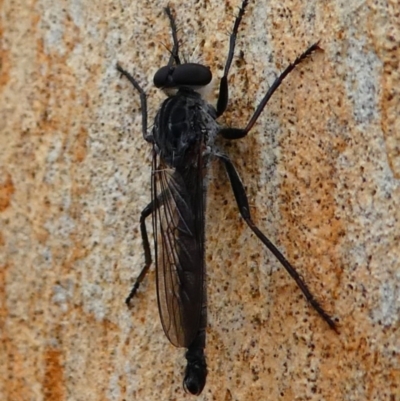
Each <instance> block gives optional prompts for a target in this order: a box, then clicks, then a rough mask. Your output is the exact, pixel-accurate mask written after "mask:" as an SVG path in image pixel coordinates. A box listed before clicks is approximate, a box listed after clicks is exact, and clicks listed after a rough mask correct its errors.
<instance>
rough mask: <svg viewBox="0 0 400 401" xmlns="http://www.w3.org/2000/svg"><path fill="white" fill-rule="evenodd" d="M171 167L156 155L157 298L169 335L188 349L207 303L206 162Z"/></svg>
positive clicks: (198, 158)
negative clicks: (204, 177) (204, 179)
mask: <svg viewBox="0 0 400 401" xmlns="http://www.w3.org/2000/svg"><path fill="white" fill-rule="evenodd" d="M195 153H197V154H196V156H194V157H195V159H196V160H194V162H193V163H188V165H186V166H185V167H181V168H170V167H168V166H167V165H166V164H165V163H164V162H163V161H162V160H161V159H160V157H159V156H158V155H157V154H156V152H154V156H153V172H152V197H153V199H156V202H158V205H157V207H156V208H155V209H156V210H155V212H154V213H153V229H154V238H155V253H156V276H157V298H158V308H159V312H160V317H161V322H162V326H163V329H164V332H165V334H166V336H167V337H168V339H169V340H170V341H171V343H172V344H174V345H175V346H179V347H185V348H187V347H188V346H189V345H190V344H191V342H192V341H193V339H194V337H195V336H196V334H197V332H198V330H199V328H200V320H201V313H202V307H203V304H204V303H205V301H206V289H205V284H204V282H205V280H204V275H205V268H204V265H205V264H204V224H205V222H204V212H205V207H204V200H205V188H204V187H203V171H204V167H203V159H202V155H201V152H195Z"/></svg>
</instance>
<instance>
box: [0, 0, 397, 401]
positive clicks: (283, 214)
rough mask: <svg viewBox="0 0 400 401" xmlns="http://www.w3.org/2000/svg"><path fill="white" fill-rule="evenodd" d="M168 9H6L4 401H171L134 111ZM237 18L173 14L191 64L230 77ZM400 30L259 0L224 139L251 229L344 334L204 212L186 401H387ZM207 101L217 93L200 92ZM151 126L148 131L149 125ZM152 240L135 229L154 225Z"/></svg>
mask: <svg viewBox="0 0 400 401" xmlns="http://www.w3.org/2000/svg"><path fill="white" fill-rule="evenodd" d="M165 5H166V2H161V1H151V2H150V1H140V2H139V1H137V2H135V1H127V0H120V1H79V0H69V1H68V0H60V1H56V2H54V1H49V0H36V1H31V0H25V1H21V0H16V1H10V0H8V1H7V0H5V1H2V2H0V7H1V22H0V35H1V44H0V45H1V49H0V69H1V75H0V93H1V95H0V113H1V114H0V337H1V348H0V349H1V351H0V360H1V363H0V377H1V378H2V379H1V380H0V399H1V400H12V401H19V400H21V401H25V400H52V401H54V400H74V401H77V400H84V401H91V400H146V401H148V400H182V399H188V398H189V396H187V395H185V393H184V391H183V389H182V386H181V383H182V371H183V369H184V358H183V353H184V351H183V350H180V349H176V348H174V347H173V346H172V345H171V344H169V342H168V340H167V339H166V337H165V336H164V333H163V331H162V328H161V324H160V322H159V318H158V311H157V302H156V293H155V285H154V276H155V275H154V272H153V271H151V272H150V274H149V277H148V278H147V280H146V281H145V282H144V284H143V286H142V287H141V289H140V292H139V295H138V297H137V299H136V300H135V301H134V307H133V309H132V310H128V309H127V308H126V306H125V305H124V298H125V296H126V295H127V293H128V291H129V289H130V286H131V283H132V282H133V279H134V278H135V277H136V276H137V274H138V273H139V271H140V269H141V267H142V266H143V260H144V258H143V253H142V248H141V238H140V233H139V224H138V222H139V215H140V211H141V209H143V208H144V206H145V205H146V204H147V202H148V201H149V197H150V160H151V153H150V146H149V145H148V144H147V143H146V142H145V141H144V140H143V138H142V136H141V128H140V124H141V117H140V102H139V97H138V95H137V94H136V93H135V92H134V91H133V90H132V88H131V86H130V85H129V83H128V82H127V81H126V80H124V79H122V78H121V77H120V74H118V73H117V72H116V69H115V65H116V62H117V61H119V62H120V63H121V64H122V65H123V66H124V67H125V68H127V69H128V70H129V71H132V72H134V75H135V77H137V79H138V80H139V81H140V82H141V84H142V85H143V86H144V87H145V88H146V91H147V92H148V94H149V107H150V119H151V118H152V116H154V113H155V111H156V109H157V107H158V105H159V103H160V101H161V100H162V99H163V95H162V94H161V93H158V92H157V91H156V90H155V89H153V88H152V84H151V82H152V76H153V74H154V72H155V71H156V70H157V68H158V67H159V66H161V65H163V64H165V63H166V61H167V60H168V57H169V54H168V51H167V50H166V48H165V47H170V46H171V41H170V32H169V27H168V21H167V19H166V18H165V15H164V14H163V9H162V7H163V6H165ZM239 5H240V2H239V1H238V0H236V1H233V0H231V1H228V0H226V1H217V0H211V1H210V0H209V1H206V0H201V1H195V0H189V1H185V2H182V4H179V2H177V1H175V2H171V6H172V7H173V8H174V9H175V11H176V13H177V22H178V25H179V28H180V32H179V34H180V37H181V38H182V40H183V46H182V50H183V52H184V54H185V55H186V57H187V59H189V60H197V61H199V60H200V61H201V62H203V63H205V64H207V65H210V67H211V68H212V71H213V72H214V77H215V81H216V82H218V77H220V76H221V74H222V68H223V65H224V62H225V58H226V54H227V49H228V33H229V31H230V30H231V29H232V24H233V20H234V16H235V14H236V13H237V7H238V6H239ZM399 27H400V17H399V10H398V2H397V1H395V0H391V1H390V0H388V1H378V0H363V1H361V0H356V1H347V2H346V1H342V0H335V1H330V2H322V1H316V0H310V1H307V2H305V1H300V0H279V1H278V0H268V1H267V0H260V1H251V2H250V4H249V6H248V9H247V12H246V15H245V18H244V21H243V24H242V26H241V29H240V32H239V38H238V44H237V50H236V57H235V59H234V62H233V66H232V70H231V72H232V73H231V74H230V79H229V82H230V85H231V87H230V88H231V90H230V95H231V102H230V108H229V110H228V112H227V113H226V114H225V115H224V118H223V119H222V121H225V123H226V124H229V125H234V126H239V127H240V126H244V125H245V124H246V122H247V121H248V118H249V117H250V116H251V113H252V111H253V110H254V107H255V106H256V105H257V102H258V101H259V100H260V99H261V98H262V96H263V94H264V93H265V92H266V90H267V89H268V87H269V85H270V84H271V83H272V82H273V80H274V78H275V77H276V75H277V74H278V73H279V72H280V71H282V70H283V69H284V68H285V67H286V65H288V63H289V62H291V61H293V60H294V59H295V58H296V56H298V55H299V54H300V53H301V52H302V51H303V50H305V49H306V48H307V47H308V46H309V45H310V44H312V43H314V42H316V41H318V40H320V41H321V42H320V46H321V47H322V48H323V49H324V52H318V53H315V55H313V56H312V57H310V58H309V59H308V60H307V61H305V62H304V63H303V64H302V65H301V66H299V67H298V68H296V70H295V71H294V72H293V73H292V74H291V75H290V76H289V77H288V78H287V79H286V80H285V82H284V84H283V85H282V86H281V88H280V89H279V91H278V92H277V93H276V94H275V95H274V97H273V98H272V99H271V101H270V103H269V104H268V107H267V108H266V109H265V111H264V112H263V114H262V116H261V117H260V119H259V121H258V123H257V124H256V126H255V127H254V129H253V130H252V132H251V134H250V135H249V136H248V137H247V138H245V139H242V140H240V141H236V142H234V143H227V144H226V149H227V151H228V153H229V154H230V155H231V156H232V158H233V159H234V160H235V163H236V165H237V167H238V170H239V171H240V174H241V176H242V179H243V181H244V183H245V184H246V187H247V190H248V195H249V200H250V204H251V211H252V213H253V217H254V220H255V221H256V222H257V224H258V225H259V227H260V228H261V229H262V230H263V231H264V232H265V233H266V235H268V236H269V238H270V239H271V240H273V242H275V243H276V244H277V245H278V247H279V248H280V249H281V250H282V252H283V253H284V254H285V255H286V256H287V258H288V259H289V260H290V261H291V262H292V263H293V264H294V265H295V266H296V267H297V269H298V271H299V272H300V273H301V274H302V276H303V277H304V279H305V280H306V282H307V283H308V284H309V286H310V288H311V289H312V291H313V292H314V293H315V295H316V297H317V298H318V299H319V300H320V301H321V303H322V304H323V306H324V307H325V308H326V310H327V311H329V312H330V313H331V314H332V315H333V316H334V317H335V318H336V319H337V321H338V325H339V330H340V334H339V335H337V334H336V333H335V332H333V331H332V330H330V329H329V328H328V326H327V325H326V323H324V322H323V321H322V320H321V319H320V318H319V317H318V315H317V314H316V313H315V312H314V310H313V309H312V308H311V307H310V306H309V305H308V304H307V302H306V301H305V299H304V297H303V296H302V294H301V292H300V291H299V289H298V288H297V287H296V285H295V283H294V282H293V280H292V279H291V278H290V277H289V276H288V274H287V273H286V272H285V270H284V269H283V268H282V267H281V266H280V265H279V263H278V262H277V261H276V260H275V259H274V257H272V256H271V254H270V253H269V252H268V251H267V250H266V249H264V248H263V246H262V245H261V243H260V242H259V241H258V240H257V238H256V237H255V236H254V235H253V234H252V233H251V231H250V230H249V229H248V228H247V226H246V225H245V224H244V223H243V221H242V220H241V218H240V216H239V213H238V210H237V207H236V205H235V202H234V198H233V196H232V194H231V191H230V186H229V183H228V182H227V179H226V177H225V174H224V171H223V169H222V167H221V166H219V165H218V164H217V163H214V164H213V165H212V172H211V181H210V186H209V195H208V206H209V209H208V214H207V217H208V221H207V238H208V243H207V255H206V260H207V266H208V272H207V275H208V281H209V283H208V299H209V326H208V330H207V334H208V344H207V357H208V365H209V376H208V380H207V385H206V387H205V389H204V392H203V394H202V395H201V396H200V397H199V399H200V400H246V401H250V400H288V401H289V400H294V399H296V400H335V401H337V400H398V399H400V388H399V386H400V358H399V356H400V355H399V354H400V331H399V326H400V320H399V319H400V318H399V316H400V269H399V268H400V262H399V260H400V246H399V242H400V117H399V116H400V105H399V103H400V93H399V92H400V89H399V88H400V72H399V63H400V47H399V43H400V28H399ZM214 98H215V96H214ZM150 122H151V121H150ZM150 226H151V224H150V221H149V228H150Z"/></svg>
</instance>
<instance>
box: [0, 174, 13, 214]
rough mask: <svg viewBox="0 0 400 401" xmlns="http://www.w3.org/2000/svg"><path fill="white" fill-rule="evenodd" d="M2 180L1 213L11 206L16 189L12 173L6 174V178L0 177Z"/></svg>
mask: <svg viewBox="0 0 400 401" xmlns="http://www.w3.org/2000/svg"><path fill="white" fill-rule="evenodd" d="M4 178H5V179H4ZM0 180H1V181H0V212H2V211H4V210H5V209H7V208H8V207H9V206H10V202H11V197H12V195H13V193H14V192H15V188H14V184H13V181H12V179H11V174H10V173H5V177H0Z"/></svg>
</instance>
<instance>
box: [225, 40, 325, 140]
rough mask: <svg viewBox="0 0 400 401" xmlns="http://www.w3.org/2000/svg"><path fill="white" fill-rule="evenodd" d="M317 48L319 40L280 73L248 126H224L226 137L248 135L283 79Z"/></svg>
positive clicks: (237, 137)
mask: <svg viewBox="0 0 400 401" xmlns="http://www.w3.org/2000/svg"><path fill="white" fill-rule="evenodd" d="M317 50H321V48H320V47H319V46H318V42H317V43H314V44H313V45H312V46H311V47H309V48H308V49H307V50H306V51H305V52H304V53H303V54H301V55H300V56H299V57H297V58H296V60H295V61H294V62H293V63H291V64H289V65H288V66H287V67H286V69H285V70H284V71H283V72H282V74H280V75H279V76H278V77H277V78H276V79H275V81H274V82H273V84H272V85H271V86H270V88H269V89H268V92H267V93H266V94H265V96H264V97H263V99H262V100H261V102H260V104H259V105H258V107H257V108H256V111H255V112H254V114H253V116H252V117H251V118H250V121H249V122H248V123H247V126H246V128H222V129H221V130H220V132H219V133H220V134H221V135H222V136H223V137H224V138H226V139H239V138H243V137H244V136H246V135H247V134H248V133H249V131H250V130H251V129H252V128H253V125H254V124H255V123H256V121H257V119H258V117H259V116H260V114H261V113H262V111H263V110H264V107H265V106H266V104H267V103H268V100H269V99H270V98H271V96H272V95H273V94H274V92H275V91H276V90H277V89H278V88H279V86H280V84H281V83H282V81H283V80H284V79H285V78H286V77H287V76H288V75H289V74H290V72H292V71H293V70H294V68H295V67H296V66H297V65H298V64H300V63H301V62H302V61H304V60H305V59H306V58H307V57H308V56H310V55H311V54H312V53H314V52H315V51H317ZM221 82H222V81H221ZM218 102H219V101H218ZM217 110H218V109H217Z"/></svg>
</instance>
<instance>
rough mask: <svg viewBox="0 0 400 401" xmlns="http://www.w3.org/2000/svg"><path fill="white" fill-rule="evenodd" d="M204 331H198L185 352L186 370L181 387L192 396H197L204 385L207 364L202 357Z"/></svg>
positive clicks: (203, 356)
mask: <svg viewBox="0 0 400 401" xmlns="http://www.w3.org/2000/svg"><path fill="white" fill-rule="evenodd" d="M205 336H206V335H205V329H200V330H199V332H198V333H197V336H196V338H195V339H194V341H193V342H192V344H191V345H190V346H189V348H188V350H187V351H186V355H185V357H186V360H187V365H186V370H185V377H184V379H183V387H184V388H185V390H186V391H188V392H189V393H191V394H193V395H199V394H200V393H201V392H202V391H203V388H204V386H205V384H206V377H207V363H206V357H205V355H204V347H205Z"/></svg>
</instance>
